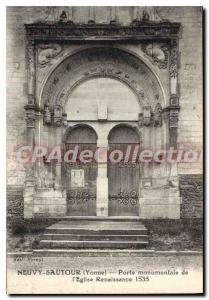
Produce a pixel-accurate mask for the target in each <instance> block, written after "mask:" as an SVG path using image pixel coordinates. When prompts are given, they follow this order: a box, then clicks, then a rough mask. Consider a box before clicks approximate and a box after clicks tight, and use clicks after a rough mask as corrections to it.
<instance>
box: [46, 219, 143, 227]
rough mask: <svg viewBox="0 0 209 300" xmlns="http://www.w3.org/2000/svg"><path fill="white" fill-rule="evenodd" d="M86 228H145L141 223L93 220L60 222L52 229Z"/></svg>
mask: <svg viewBox="0 0 209 300" xmlns="http://www.w3.org/2000/svg"><path fill="white" fill-rule="evenodd" d="M72 225H73V226H79V227H81V226H84V227H86V225H88V227H93V226H100V227H101V226H104V227H106V226H108V227H109V226H112V227H115V226H117V227H125V228H131V227H140V228H142V227H143V228H144V225H142V224H141V223H139V222H130V221H126V222H122V221H115V222H114V221H109V222H107V221H97V220H92V221H88V220H81V221H80V222H78V221H73V220H70V221H61V222H58V223H55V224H53V225H51V226H50V227H53V228H54V227H61V226H67V227H69V226H72Z"/></svg>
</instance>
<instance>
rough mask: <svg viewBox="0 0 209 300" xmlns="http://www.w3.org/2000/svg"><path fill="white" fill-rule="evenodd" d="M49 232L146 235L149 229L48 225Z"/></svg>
mask: <svg viewBox="0 0 209 300" xmlns="http://www.w3.org/2000/svg"><path fill="white" fill-rule="evenodd" d="M45 233H47V234H55V233H57V234H65V233H68V234H80V235H81V234H82V235H118V234H119V235H146V234H147V229H146V228H145V227H144V228H134V229H129V228H107V229H104V228H95V227H93V228H90V227H89V226H88V227H86V228H84V227H83V228H82V227H57V228H55V227H48V228H47V229H46V231H45Z"/></svg>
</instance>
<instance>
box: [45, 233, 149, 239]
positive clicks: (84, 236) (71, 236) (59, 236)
mask: <svg viewBox="0 0 209 300" xmlns="http://www.w3.org/2000/svg"><path fill="white" fill-rule="evenodd" d="M41 240H49V241H50V240H57V241H58V240H63V241H84V240H85V241H94V240H97V241H148V236H147V235H126V234H124V235H119V234H118V235H113V234H112V235H110V234H109V235H99V234H89V235H87V234H69V233H65V234H57V233H52V234H50V233H49V234H48V233H45V234H43V235H42V236H41Z"/></svg>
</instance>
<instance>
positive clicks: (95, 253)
mask: <svg viewBox="0 0 209 300" xmlns="http://www.w3.org/2000/svg"><path fill="white" fill-rule="evenodd" d="M28 255H30V256H46V257H49V256H52V257H53V256H72V257H100V256H107V257H108V256H109V257H117V256H118V257H119V256H136V257H137V256H139V257H140V256H142V257H143V256H144V257H146V256H173V255H174V256H189V255H195V256H198V255H203V251H190V250H188V251H175V250H172V251H156V250H128V249H121V250H118V249H117V250H111V249H105V250H102V249H101V250H100V249H98V250H95V249H85V250H79V249H40V250H39V249H37V250H33V251H30V252H9V253H7V256H28Z"/></svg>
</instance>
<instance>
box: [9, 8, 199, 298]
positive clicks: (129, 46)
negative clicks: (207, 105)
mask: <svg viewBox="0 0 209 300" xmlns="http://www.w3.org/2000/svg"><path fill="white" fill-rule="evenodd" d="M202 18H203V8H202V7H198V6H195V7H193V6H189V7H187V6H183V7H172V6H169V7H165V6H158V7H151V6H134V7H130V6H120V7H119V6H104V7H101V6H98V7H95V6H89V7H88V6H85V7H83V6H82V7H81V6H80V7H79V6H63V7H61V6H9V7H7V293H8V294H180V293H181V294H202V293H203V291H204V288H203V273H204V272H203V270H204V268H203V267H204V266H203V162H202V160H203V154H202V149H203V46H202V36H203V35H202V32H203V22H202Z"/></svg>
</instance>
